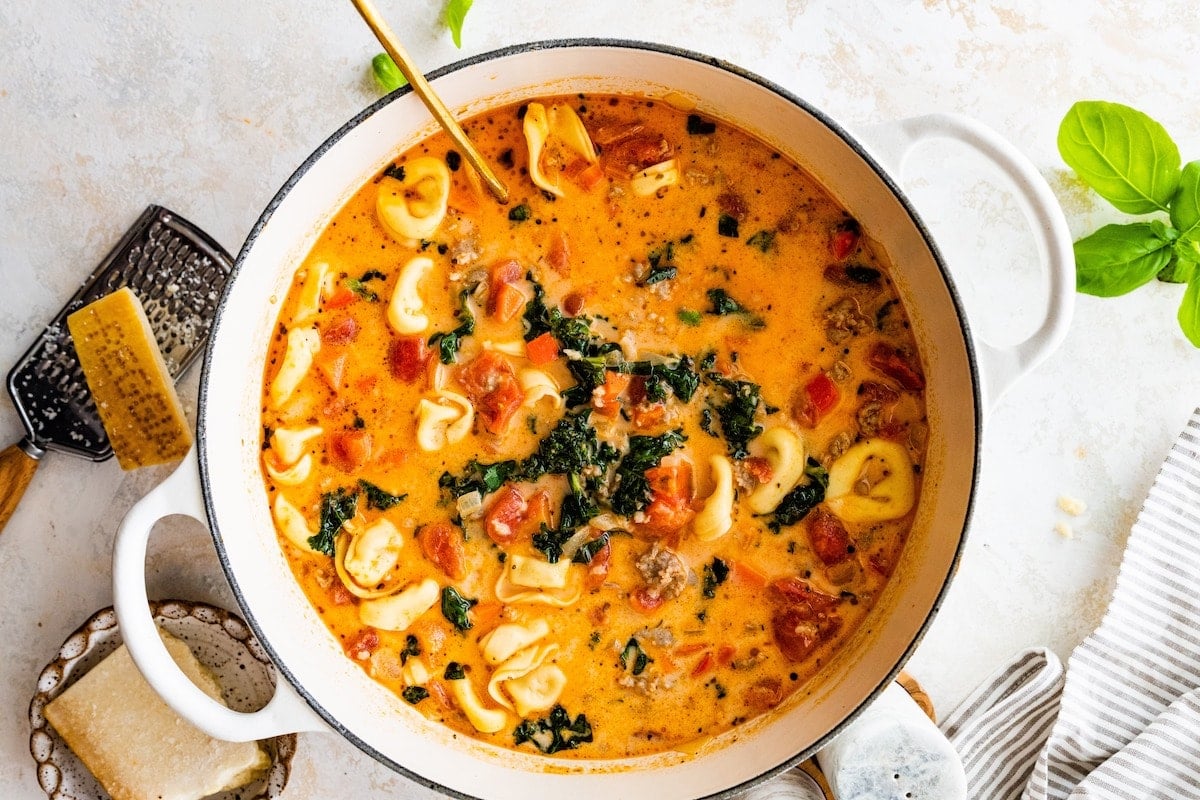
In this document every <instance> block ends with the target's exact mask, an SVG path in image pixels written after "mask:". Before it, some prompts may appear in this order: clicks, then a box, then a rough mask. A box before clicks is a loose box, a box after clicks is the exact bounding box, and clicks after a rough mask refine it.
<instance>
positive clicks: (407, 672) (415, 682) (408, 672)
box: [400, 656, 433, 686]
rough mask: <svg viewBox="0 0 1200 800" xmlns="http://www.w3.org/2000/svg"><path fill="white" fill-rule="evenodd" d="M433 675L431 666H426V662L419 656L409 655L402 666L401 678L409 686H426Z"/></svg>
mask: <svg viewBox="0 0 1200 800" xmlns="http://www.w3.org/2000/svg"><path fill="white" fill-rule="evenodd" d="M432 677H433V674H432V673H431V672H430V671H429V667H427V666H425V662H424V661H422V660H421V659H420V657H418V656H411V657H409V659H408V661H406V662H404V666H403V667H401V668H400V679H401V680H403V681H404V683H405V685H407V686H424V685H425V684H427V683H429V679H430V678H432Z"/></svg>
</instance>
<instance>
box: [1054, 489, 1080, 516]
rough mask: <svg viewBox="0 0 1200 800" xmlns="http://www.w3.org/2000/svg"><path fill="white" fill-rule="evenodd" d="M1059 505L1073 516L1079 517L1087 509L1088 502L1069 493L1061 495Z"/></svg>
mask: <svg viewBox="0 0 1200 800" xmlns="http://www.w3.org/2000/svg"><path fill="white" fill-rule="evenodd" d="M1058 507H1059V508H1060V509H1062V510H1063V511H1065V512H1066V513H1068V514H1070V515H1071V516H1072V517H1078V516H1079V515H1080V514H1082V513H1083V512H1085V511H1087V504H1086V503H1084V502H1083V501H1082V500H1077V499H1075V498H1074V497H1068V496H1067V495H1065V494H1064V495H1059V497H1058Z"/></svg>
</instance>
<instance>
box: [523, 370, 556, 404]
mask: <svg viewBox="0 0 1200 800" xmlns="http://www.w3.org/2000/svg"><path fill="white" fill-rule="evenodd" d="M517 381H519V382H520V384H521V391H523V392H524V393H525V400H524V402H523V403H522V404H521V405H522V406H523V407H524V408H533V407H535V406H536V405H537V404H538V403H540V402H542V401H543V400H549V401H550V406H551V408H554V409H561V408H563V406H564V405H565V404H566V401H564V400H563V397H562V394H560V393H559V390H558V384H557V383H555V382H554V379H553V378H551V377H550V376H549V375H547V374H546V373H545V372H543V371H542V370H540V369H523V370H521V371H520V372H518V373H517Z"/></svg>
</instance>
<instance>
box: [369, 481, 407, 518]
mask: <svg viewBox="0 0 1200 800" xmlns="http://www.w3.org/2000/svg"><path fill="white" fill-rule="evenodd" d="M358 486H359V488H360V489H362V490H363V494H364V495H366V497H367V508H369V509H374V510H376V511H387V510H388V509H389V508H391V507H392V506H394V505H397V504H398V503H401V502H403V501H404V498H406V497H408V495H407V494H392V493H390V492H385V491H384V490H383V489H380V488H379V487H378V486H376V485H375V484H373V483H371V482H370V481H364V480H363V479H361V478H359V480H358Z"/></svg>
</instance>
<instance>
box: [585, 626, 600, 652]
mask: <svg viewBox="0 0 1200 800" xmlns="http://www.w3.org/2000/svg"><path fill="white" fill-rule="evenodd" d="M598 644H600V631H592V635H591V636H589V637H588V647H589V648H590V649H592V650H595V649H596V645H598Z"/></svg>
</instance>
